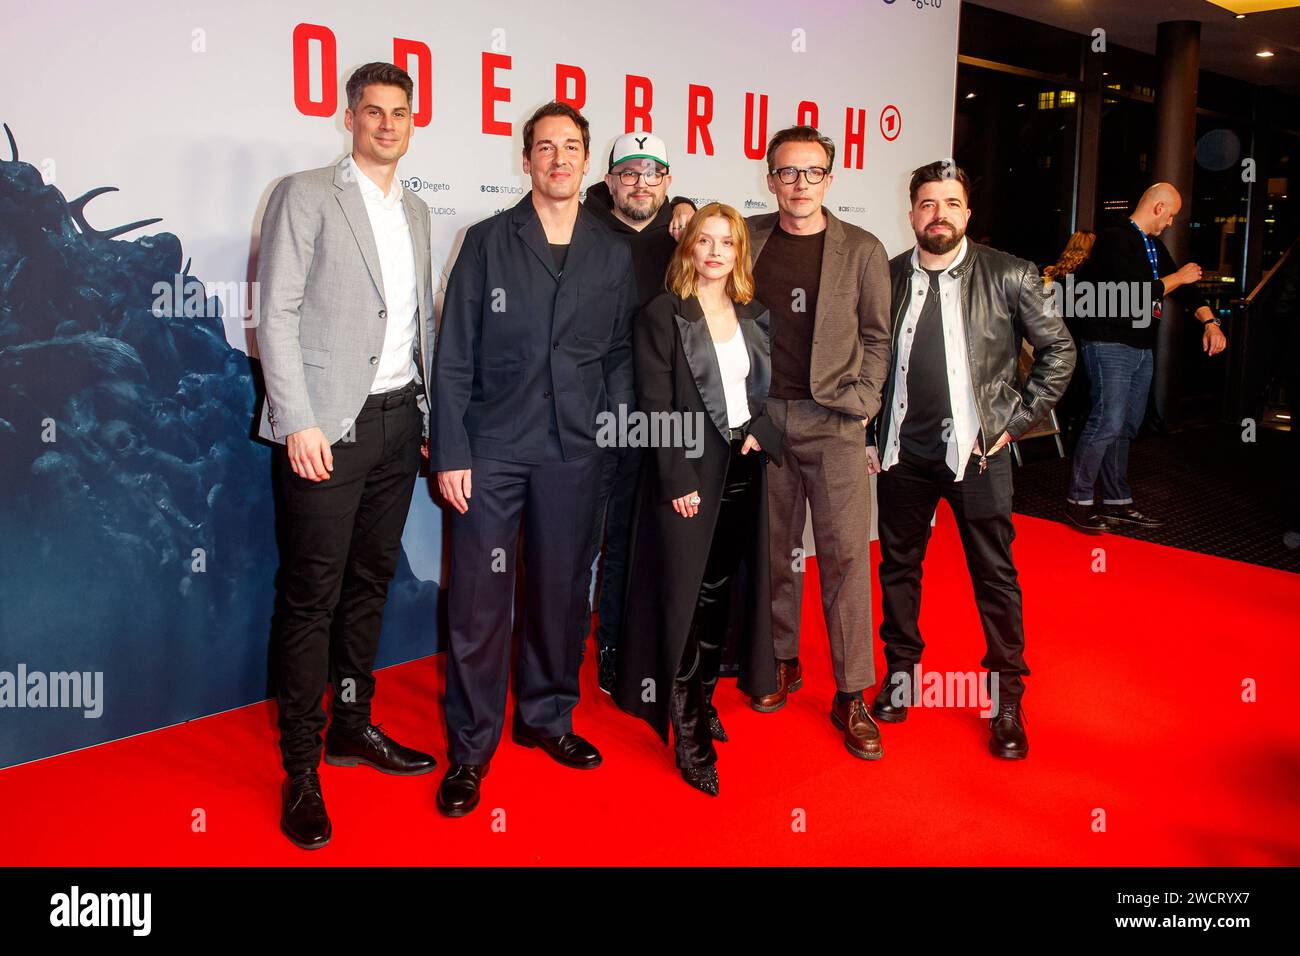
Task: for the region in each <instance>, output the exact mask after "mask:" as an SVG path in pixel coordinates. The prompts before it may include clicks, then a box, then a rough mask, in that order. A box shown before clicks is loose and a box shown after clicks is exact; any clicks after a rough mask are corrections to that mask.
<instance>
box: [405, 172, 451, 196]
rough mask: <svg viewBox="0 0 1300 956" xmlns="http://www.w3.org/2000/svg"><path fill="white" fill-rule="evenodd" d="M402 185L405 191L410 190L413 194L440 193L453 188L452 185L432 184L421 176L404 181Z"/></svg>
mask: <svg viewBox="0 0 1300 956" xmlns="http://www.w3.org/2000/svg"><path fill="white" fill-rule="evenodd" d="M401 183H402V188H403V189H409V190H410V191H411V192H413V193H440V192H443V191H444V190H447V189H450V188H451V183H431V182H429V180H427V179H421V178H420V177H419V176H412V177H411V178H410V179H403V180H401Z"/></svg>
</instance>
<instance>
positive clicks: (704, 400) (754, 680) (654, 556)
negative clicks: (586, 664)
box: [614, 203, 781, 796]
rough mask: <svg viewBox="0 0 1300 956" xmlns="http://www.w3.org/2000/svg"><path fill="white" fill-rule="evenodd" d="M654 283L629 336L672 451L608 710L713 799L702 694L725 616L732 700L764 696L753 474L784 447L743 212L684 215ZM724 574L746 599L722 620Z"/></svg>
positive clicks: (630, 596)
mask: <svg viewBox="0 0 1300 956" xmlns="http://www.w3.org/2000/svg"><path fill="white" fill-rule="evenodd" d="M665 285H666V287H667V289H668V290H669V291H667V292H665V293H663V294H661V295H659V296H658V297H656V298H655V299H652V300H651V301H650V302H649V303H648V304H647V305H646V307H645V308H644V309H643V310H642V312H641V314H640V315H638V316H637V319H636V321H635V323H634V324H633V356H634V360H635V367H636V393H637V404H638V409H639V411H640V412H642V413H645V414H647V415H648V416H650V419H651V420H655V419H656V418H657V419H658V420H659V421H667V422H674V423H675V424H676V425H677V426H679V427H678V428H677V429H674V433H675V434H677V435H680V436H682V438H683V440H682V441H678V442H675V443H669V446H668V447H657V448H653V449H651V453H650V455H649V456H647V459H646V462H645V466H644V468H643V469H642V473H641V480H640V485H639V490H638V496H637V506H636V511H635V517H634V519H633V520H634V524H633V528H632V546H631V561H630V562H629V567H628V580H627V587H628V590H627V603H626V607H627V611H626V614H625V615H624V632H623V634H622V637H621V640H620V645H619V657H618V674H617V679H616V681H615V689H614V699H615V700H616V701H617V702H618V704H619V706H621V707H622V708H623V709H624V710H627V711H628V712H629V713H632V714H635V715H636V716H638V717H641V718H642V719H644V720H646V721H648V722H649V723H650V725H651V726H652V727H654V728H655V730H656V731H658V732H659V735H660V736H661V737H662V738H663V739H664V742H665V743H667V742H668V728H669V726H671V727H672V729H673V735H674V738H675V748H676V757H677V766H678V767H679V768H680V770H681V774H682V777H683V778H684V779H685V780H686V782H687V783H689V784H690V785H691V786H693V787H695V788H697V789H699V790H702V791H703V792H705V793H707V794H710V795H711V796H717V794H718V773H717V768H716V766H715V763H716V761H717V752H716V750H715V749H714V746H713V744H714V741H715V740H719V741H725V740H726V739H727V736H726V732H725V731H724V730H723V727H722V722H721V720H720V719H719V717H718V712H717V709H716V708H715V707H714V706H713V692H714V688H715V687H716V685H717V680H718V666H719V664H720V662H721V655H722V646H723V643H724V636H725V635H726V633H727V631H728V623H729V620H730V619H731V618H732V617H733V615H734V616H736V617H738V618H739V619H740V626H741V627H742V634H743V635H744V643H743V647H742V649H741V651H740V653H739V659H740V679H739V687H740V690H741V691H742V692H744V693H746V694H750V695H762V694H767V693H771V692H772V691H774V690H775V689H776V665H775V659H776V656H775V653H774V651H773V645H772V632H771V613H770V605H771V601H770V597H769V580H768V551H767V548H768V544H767V508H766V506H765V502H766V495H767V486H766V479H765V471H764V469H765V460H766V458H767V457H769V456H779V455H780V448H781V433H780V431H779V430H778V429H777V428H776V426H775V425H774V424H773V422H772V421H771V419H769V418H768V417H767V414H766V412H765V411H764V407H765V405H766V401H767V389H768V383H769V381H770V380H771V367H772V366H771V353H770V344H769V333H768V311H767V309H766V308H765V307H764V306H763V305H762V304H760V303H759V302H757V301H755V300H754V297H753V296H754V280H753V274H752V271H751V265H750V255H749V234H748V232H747V230H746V228H745V222H744V219H742V218H741V215H740V213H738V212H737V211H736V210H735V209H733V208H732V207H730V206H726V205H721V204H719V203H712V204H710V205H708V206H705V207H704V208H703V209H701V210H700V211H699V212H697V213H696V214H695V217H694V218H693V219H692V220H691V221H690V224H689V225H688V227H687V229H686V231H685V233H684V234H683V236H682V238H681V240H680V241H679V243H678V247H677V250H676V252H675V253H674V254H673V258H672V260H671V262H670V264H669V266H668V275H667V279H666V282H665ZM688 439H693V440H688ZM737 574H742V575H743V580H744V582H745V587H744V589H743V592H741V593H743V595H744V598H743V600H742V601H738V602H736V605H735V606H734V607H733V606H732V603H731V601H730V596H731V594H732V593H734V590H739V589H734V590H733V587H732V585H733V579H734V578H735V576H736V575H737Z"/></svg>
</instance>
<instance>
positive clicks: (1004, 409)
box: [868, 239, 1075, 447]
mask: <svg viewBox="0 0 1300 956" xmlns="http://www.w3.org/2000/svg"><path fill="white" fill-rule="evenodd" d="M952 274H953V275H954V276H958V277H959V278H960V279H961V307H962V318H963V324H964V325H965V328H966V361H967V363H968V365H969V367H970V379H971V385H972V386H973V387H974V389H975V409H976V412H977V414H978V416H979V425H980V432H981V434H982V436H984V437H983V439H982V441H983V442H984V443H985V444H984V445H983V446H981V447H988V446H989V445H992V444H993V443H994V442H996V441H997V440H998V439H999V438H1001V437H1002V433H1003V432H1010V433H1011V438H1012V439H1013V440H1014V439H1016V438H1019V437H1020V436H1021V435H1023V434H1024V433H1025V432H1027V431H1028V430H1029V429H1030V428H1031V427H1032V426H1033V425H1034V424H1036V423H1037V422H1038V420H1039V419H1041V418H1042V417H1043V416H1044V415H1046V414H1047V413H1048V411H1049V410H1050V409H1051V408H1052V406H1054V405H1055V404H1056V403H1057V401H1058V400H1059V399H1060V397H1061V395H1063V394H1064V393H1065V386H1066V385H1068V384H1069V382H1070V376H1071V374H1073V372H1074V361H1075V349H1074V339H1072V338H1071V337H1070V333H1069V332H1068V331H1066V328H1065V322H1064V321H1063V320H1062V319H1061V317H1060V315H1059V314H1058V311H1057V310H1056V309H1054V308H1053V303H1052V296H1051V294H1050V293H1049V292H1048V291H1047V289H1045V288H1044V286H1043V281H1042V279H1041V278H1040V277H1039V275H1038V269H1037V268H1036V267H1035V266H1034V264H1033V263H1032V262H1028V261H1026V260H1025V259H1019V258H1017V257H1015V256H1013V255H1010V254H1009V253H1005V252H999V251H998V250H997V249H991V248H989V247H988V246H983V245H980V244H979V243H977V242H971V241H970V240H969V239H968V240H967V246H966V258H965V259H963V260H962V263H961V265H959V266H958V267H957V268H956V269H954V270H953V272H952ZM911 277H912V250H911V249H908V250H907V251H906V252H904V253H902V254H901V255H898V256H895V257H894V258H893V259H891V260H890V261H889V278H890V284H891V286H892V290H893V303H892V307H891V309H890V320H891V325H890V334H891V337H892V342H893V354H895V355H897V354H898V330H899V324H900V320H901V319H902V318H903V316H904V315H905V314H906V311H907V303H908V300H909V292H910V283H911ZM1023 339H1028V340H1029V344H1030V345H1032V346H1033V347H1034V364H1033V368H1032V369H1031V370H1030V373H1029V378H1028V379H1027V380H1026V381H1025V383H1024V384H1023V385H1022V384H1021V383H1020V376H1019V375H1018V374H1017V361H1018V358H1019V355H1020V344H1021V341H1022V340H1023ZM893 391H894V369H893V368H891V369H890V375H889V379H888V381H887V382H886V383H885V395H884V400H883V402H882V404H881V408H882V409H883V411H882V413H881V414H880V415H879V416H877V417H876V418H875V419H873V421H872V423H871V424H872V426H873V427H872V429H871V430H870V435H869V436H868V444H875V442H877V441H880V440H883V437H884V435H885V428H887V427H888V426H887V423H886V422H885V417H886V416H887V415H888V414H889V410H890V409H891V408H892V405H893V402H892V398H893Z"/></svg>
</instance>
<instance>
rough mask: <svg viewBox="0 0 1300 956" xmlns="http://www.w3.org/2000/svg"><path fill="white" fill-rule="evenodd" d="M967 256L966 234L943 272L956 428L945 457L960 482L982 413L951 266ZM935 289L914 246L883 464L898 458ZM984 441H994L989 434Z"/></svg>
mask: <svg viewBox="0 0 1300 956" xmlns="http://www.w3.org/2000/svg"><path fill="white" fill-rule="evenodd" d="M965 258H966V238H965V236H963V237H962V240H961V246H960V247H958V250H957V256H956V258H955V259H953V260H952V262H951V263H949V265H948V268H946V269H944V270H943V272H941V273H940V274H939V312H940V315H941V317H942V320H943V350H944V355H945V357H946V358H947V360H948V399H949V403H950V404H951V406H952V427H951V428H949V429H948V430H947V431H948V451H947V454H946V455H945V456H944V461H945V462H946V463H947V465H948V468H949V469H950V470H951V471H952V473H953V475H954V480H956V481H961V480H962V478H963V477H964V476H965V474H966V462H967V461H968V460H969V458H970V455H971V452H972V451H973V450H974V449H975V443H976V441H975V440H976V438H977V437H978V435H979V429H980V423H979V413H978V412H977V411H976V408H975V390H974V388H973V387H972V386H971V380H970V365H969V363H968V362H967V360H966V323H965V320H964V318H963V316H962V312H961V279H960V278H959V277H957V276H954V275H953V274H952V270H953V269H955V268H957V266H959V265H961V263H962V260H964V259H965ZM929 288H930V276H929V274H928V273H927V272H926V271H925V270H924V269H923V268H921V265H920V261H919V260H918V258H917V253H916V247H913V248H912V278H911V282H910V284H909V286H908V302H907V311H906V312H905V314H904V315H903V317H902V319H901V320H900V321H901V322H902V323H903V328H902V329H901V330H900V331H899V333H898V348H897V350H896V352H895V355H894V394H893V397H892V401H893V407H892V408H891V409H890V418H889V434H888V435H886V436H885V447H884V448H883V449H881V455H880V467H881V468H882V469H886V468H890V467H891V466H893V465H894V464H896V463H897V462H898V449H899V443H898V442H899V440H898V436H899V434H900V432H901V429H902V426H903V419H904V418H905V417H906V416H907V361H908V358H909V356H910V355H911V354H912V340H913V339H914V338H915V333H916V323H917V320H918V319H919V318H920V317H921V309H922V307H923V306H924V305H925V297H926V295H927V292H928V290H929ZM984 440H985V441H986V442H987V441H989V437H988V436H987V435H986V436H985V437H984Z"/></svg>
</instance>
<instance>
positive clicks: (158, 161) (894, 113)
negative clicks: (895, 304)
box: [0, 0, 958, 580]
mask: <svg viewBox="0 0 1300 956" xmlns="http://www.w3.org/2000/svg"><path fill="white" fill-rule="evenodd" d="M7 7H8V9H6V13H5V19H6V24H5V29H4V37H3V40H0V80H2V84H3V85H2V88H3V89H4V90H5V94H6V96H5V107H4V110H3V113H4V115H3V116H0V119H3V120H4V121H5V122H7V123H8V124H9V125H10V126H11V127H12V128H13V130H14V132H15V135H16V137H17V139H18V142H19V146H20V149H21V151H22V158H23V159H25V160H26V161H28V162H31V163H33V164H35V165H38V166H39V168H40V169H41V170H42V173H43V175H44V176H45V178H46V181H47V182H53V183H55V184H56V185H57V186H58V187H59V188H60V189H61V190H62V191H63V193H64V194H65V195H66V196H68V197H73V196H77V195H79V194H81V193H82V192H83V191H85V190H87V189H90V188H93V187H95V186H100V185H105V184H108V185H113V186H117V187H119V188H120V192H118V193H113V194H110V195H107V196H102V197H100V198H97V199H95V200H94V202H93V203H92V204H91V205H90V207H89V210H88V213H87V218H88V219H89V221H90V222H91V223H92V224H93V225H96V226H98V227H101V228H104V227H109V226H113V225H117V224H119V223H124V222H128V221H132V220H136V219H143V218H149V217H153V216H160V217H162V222H161V223H160V224H158V225H156V226H151V227H149V229H150V230H167V231H169V232H173V233H175V234H176V235H178V236H179V237H180V239H181V242H182V244H183V246H184V250H185V254H186V256H188V257H192V259H193V267H192V270H191V271H192V272H193V273H194V274H195V275H197V276H199V277H201V278H202V279H203V280H204V281H205V282H209V283H229V282H238V281H243V280H247V279H249V278H251V275H250V262H251V257H252V256H253V255H254V254H255V251H256V237H257V230H258V227H259V224H260V221H261V216H262V211H263V208H264V205H265V201H266V197H267V196H268V195H269V193H270V190H271V188H272V186H273V185H274V183H275V181H276V180H277V179H278V178H279V177H280V176H283V175H284V174H285V173H287V172H290V171H293V170H298V169H305V168H310V167H316V166H324V165H327V164H330V163H333V162H335V161H336V160H337V159H338V158H339V157H340V156H341V155H343V153H344V152H345V150H346V149H347V146H348V135H347V133H346V131H345V130H344V128H343V108H344V106H345V105H346V104H345V97H344V93H343V83H344V81H345V79H346V77H347V75H348V74H349V73H350V72H351V71H352V70H353V69H354V68H355V67H356V66H358V65H360V64H361V63H364V62H367V61H370V60H385V59H389V60H391V59H393V58H394V40H395V39H401V40H403V41H409V42H408V44H407V45H408V46H415V47H416V48H417V49H421V50H424V49H427V57H425V60H424V62H425V63H427V77H428V86H427V87H426V86H424V85H423V84H422V83H421V81H420V75H419V74H420V72H421V70H420V66H419V61H418V60H411V61H409V62H405V63H402V64H400V65H403V66H406V67H407V68H408V69H410V70H411V72H412V74H413V75H414V76H416V77H417V94H416V110H417V119H418V120H420V121H422V122H423V121H424V114H425V113H426V112H427V125H422V126H420V127H419V128H418V129H417V130H416V132H415V136H414V138H413V141H412V146H411V149H410V152H409V153H408V154H407V156H406V157H405V158H404V159H403V161H402V163H401V164H400V166H399V176H400V177H401V178H402V180H403V182H404V184H405V185H406V186H407V188H411V189H416V190H418V192H419V194H420V196H421V197H422V198H424V199H425V200H426V201H427V202H428V204H429V205H430V208H431V209H432V211H433V213H434V217H433V224H434V232H433V258H434V267H435V272H441V273H443V274H444V275H445V274H446V272H447V271H448V270H449V268H450V264H451V261H452V258H453V256H454V252H455V249H456V247H457V244H458V240H459V237H460V236H461V235H463V232H464V229H465V228H466V227H467V226H468V225H470V224H471V223H473V222H475V221H477V220H479V219H481V218H482V217H484V216H486V215H489V214H491V213H492V212H495V211H496V210H498V209H501V208H503V207H505V206H508V205H512V204H513V203H514V202H516V201H517V199H518V197H519V196H520V195H522V193H523V192H524V191H526V190H527V179H526V177H524V176H523V173H522V170H521V167H520V131H521V128H522V125H523V121H524V119H525V118H526V117H527V116H528V115H529V114H530V113H531V112H532V110H533V109H534V108H535V107H537V106H538V105H540V104H541V103H543V102H545V101H547V100H549V99H551V98H553V97H554V96H555V94H556V76H557V64H563V65H565V66H566V67H570V68H572V67H576V68H578V70H579V71H580V72H581V76H582V83H581V85H582V86H583V87H585V90H584V92H585V102H584V103H583V106H582V108H583V112H584V114H585V115H586V116H587V117H588V119H589V120H590V121H591V126H592V155H593V159H592V172H591V175H590V176H589V177H588V180H587V182H588V183H590V182H592V181H594V180H595V179H596V178H598V177H599V176H600V175H601V174H603V172H604V166H603V163H602V159H603V157H606V156H607V155H608V151H609V148H610V144H611V143H612V141H613V139H614V138H615V137H616V136H617V135H618V134H620V133H622V132H624V130H625V120H626V114H625V101H626V96H627V85H628V77H629V76H633V77H640V78H644V80H643V81H637V82H641V83H642V84H643V87H644V85H645V84H647V83H648V86H649V88H650V89H651V90H652V99H651V105H650V116H651V123H652V128H653V131H654V132H655V133H657V134H658V135H660V136H661V137H663V138H664V140H665V141H666V143H667V145H668V149H669V153H670V159H671V160H672V164H673V169H672V171H673V184H672V192H673V193H675V194H682V195H687V196H690V197H692V198H695V199H697V200H712V199H718V200H721V201H724V202H728V203H730V204H732V205H734V206H736V207H738V208H741V209H742V211H744V212H746V213H753V212H761V211H767V210H771V209H774V208H775V206H774V204H773V202H772V197H771V195H770V194H769V193H768V192H767V189H766V186H765V184H764V180H763V171H764V167H763V163H762V162H761V161H760V160H758V159H753V158H749V157H747V155H746V146H745V144H746V138H747V134H748V138H749V140H750V141H751V143H752V144H753V147H754V148H756V149H758V150H759V151H760V152H761V149H762V147H763V146H764V145H765V143H764V142H763V137H762V136H761V133H760V129H759V125H760V124H759V116H760V115H761V113H762V110H763V103H764V98H765V99H766V134H767V135H768V136H770V135H771V133H772V132H774V131H775V130H777V129H779V128H780V127H782V126H785V125H789V124H791V123H793V122H795V120H796V112H797V110H798V109H799V105H800V103H801V102H804V101H807V102H810V103H813V104H815V105H816V108H817V113H818V115H817V123H818V125H819V126H820V128H821V129H822V130H823V132H825V133H827V134H829V135H830V136H831V137H832V138H834V140H835V141H836V144H837V146H838V147H839V155H838V156H837V157H836V164H835V171H834V176H835V179H834V183H833V184H832V186H831V188H830V191H829V193H828V200H827V201H828V205H829V207H830V208H831V209H832V211H834V212H835V213H836V214H837V215H839V216H841V217H842V218H844V219H846V220H848V221H850V222H853V223H856V224H858V225H860V226H863V227H864V228H867V229H869V230H871V231H872V232H874V233H875V234H876V235H877V236H879V237H880V238H881V240H882V241H883V242H884V244H885V246H886V248H887V249H888V250H889V252H890V253H891V254H894V253H897V252H899V251H901V250H902V249H904V248H906V247H907V246H908V245H910V244H911V233H910V231H909V230H908V227H907V221H906V208H907V204H906V185H907V174H908V172H909V171H910V170H911V169H912V168H913V167H915V166H917V165H920V164H921V163H923V162H928V161H930V160H934V159H938V158H942V157H945V156H947V155H948V154H949V152H950V150H951V132H952V121H953V97H954V84H955V72H956V52H957V20H958V3H957V0H950V2H949V3H942V0H926V2H925V3H918V0H897V2H894V0H817V2H816V3H815V4H814V5H811V6H809V5H806V4H795V3H791V2H788V0H786V2H777V0H745V2H740V0H727V2H715V3H712V4H700V3H697V2H691V0H656V2H654V3H634V4H618V3H578V2H569V0H551V2H547V3H529V2H503V0H479V2H476V3H443V2H429V0H421V2H417V0H369V2H365V3H343V2H308V3H285V4H268V3H265V2H252V0H231V2H222V3H215V2H207V3H205V2H198V0H170V2H156V0H133V2H126V3H113V4H99V3H90V2H83V3H77V4H73V3H59V2H53V3H39V4H38V3H26V4H22V5H18V4H7ZM302 24H306V25H307V26H300V25H302ZM296 30H297V31H299V32H300V34H301V35H302V36H311V37H314V38H315V39H312V40H311V41H310V42H307V43H305V44H302V45H301V46H300V49H299V55H298V56H297V61H298V66H297V76H298V77H299V78H300V80H301V81H302V82H299V84H298V86H297V89H296V88H295V42H294V37H295V31H296ZM507 62H508V66H506V64H507ZM331 63H332V66H331ZM566 73H567V74H569V75H573V74H574V73H575V71H574V70H571V69H569V70H567V71H566ZM693 86H694V87H696V88H706V89H707V90H708V93H707V94H704V93H702V91H701V90H699V89H697V90H696V91H695V95H694V96H692V87H693ZM493 87H496V88H499V90H500V91H499V92H496V93H493V92H492V88H493ZM565 91H566V93H569V94H574V93H577V92H578V90H577V88H576V85H575V81H574V80H567V81H566V85H565ZM747 94H752V111H753V113H754V114H755V117H754V122H753V123H752V124H751V125H750V126H749V128H748V129H747V126H746V119H747V117H746V99H747ZM637 95H638V102H641V101H642V100H641V99H640V97H642V96H643V93H638V94H637ZM706 96H707V97H711V104H709V103H707V101H706V99H704V97H706ZM331 100H333V101H334V102H335V103H336V105H335V108H334V109H333V110H332V112H330V113H329V115H326V116H316V115H307V114H306V113H305V112H304V108H305V109H306V111H307V112H308V113H309V112H312V111H319V109H321V108H322V107H315V106H311V105H309V104H308V105H306V106H305V107H301V108H300V105H299V104H300V102H306V101H310V102H311V103H316V104H323V107H328V105H329V103H330V101H331ZM485 104H486V105H485ZM708 105H711V110H712V115H711V117H710V119H709V121H708V123H707V133H708V137H707V140H706V138H705V137H704V136H703V135H702V134H700V135H697V136H696V137H694V139H695V151H694V152H691V151H689V148H688V129H689V125H690V124H689V122H688V117H689V115H690V114H691V112H692V111H693V110H698V111H699V112H705V111H706V106H708ZM485 112H486V118H485ZM485 122H490V123H493V124H498V123H504V124H508V126H509V129H510V135H508V136H507V135H499V134H497V133H494V132H485ZM637 125H638V126H640V125H641V124H639V123H638V124H637ZM642 128H643V127H642ZM709 141H711V148H710V142H709ZM226 328H227V336H228V338H229V340H230V342H231V343H232V344H234V345H236V346H238V347H240V348H247V347H248V343H249V342H250V341H251V330H249V329H246V328H244V327H243V326H242V324H241V322H240V320H239V317H238V316H237V315H230V316H228V317H227V323H226ZM416 500H417V505H416V507H414V508H413V509H412V515H411V521H410V523H409V524H408V527H407V532H406V536H405V545H406V550H407V555H408V558H409V559H410V561H411V564H412V568H413V570H414V571H415V573H416V575H417V576H418V577H420V578H423V579H425V580H437V579H439V578H440V575H439V568H438V561H439V558H440V544H439V542H440V534H439V533H438V531H439V528H438V517H437V512H436V510H435V509H434V508H433V507H432V506H431V505H429V504H428V502H427V501H426V500H425V499H424V496H422V495H417V496H416Z"/></svg>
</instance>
